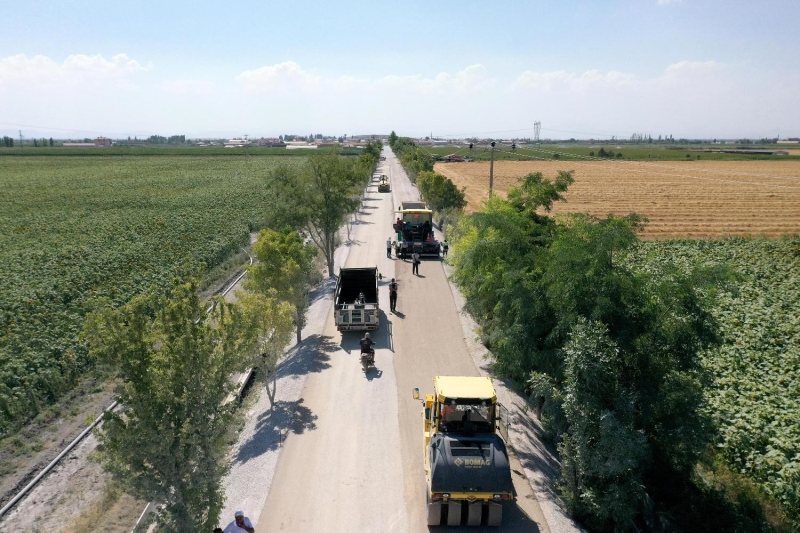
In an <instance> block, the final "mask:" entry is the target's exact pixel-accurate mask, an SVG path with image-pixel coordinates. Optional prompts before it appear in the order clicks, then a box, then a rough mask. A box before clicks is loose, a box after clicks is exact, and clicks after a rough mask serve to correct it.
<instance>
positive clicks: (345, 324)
mask: <svg viewBox="0 0 800 533" xmlns="http://www.w3.org/2000/svg"><path fill="white" fill-rule="evenodd" d="M379 278H380V274H379V273H378V269H377V268H376V267H367V268H342V269H339V279H338V280H336V292H335V293H334V306H333V319H334V322H336V329H338V330H339V331H358V330H361V331H364V330H367V331H374V330H376V329H378V326H379V325H380V317H379V315H380V308H379V306H378V279H379Z"/></svg>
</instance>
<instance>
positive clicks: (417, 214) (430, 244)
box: [393, 202, 442, 258]
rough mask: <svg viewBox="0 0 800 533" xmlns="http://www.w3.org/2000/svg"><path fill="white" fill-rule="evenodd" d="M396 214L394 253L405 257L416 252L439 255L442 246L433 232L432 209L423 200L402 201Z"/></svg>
mask: <svg viewBox="0 0 800 533" xmlns="http://www.w3.org/2000/svg"><path fill="white" fill-rule="evenodd" d="M397 215H398V216H397V220H396V221H395V223H394V226H393V227H394V230H395V231H396V232H397V244H395V255H396V256H397V257H402V258H406V257H410V256H411V254H413V253H414V252H417V253H418V254H419V255H420V256H422V257H439V253H440V252H441V249H442V247H441V244H440V243H439V241H437V240H436V239H435V237H434V234H433V211H432V210H430V209H428V206H427V205H426V204H425V203H424V202H402V203H401V204H400V209H399V210H398V211H397Z"/></svg>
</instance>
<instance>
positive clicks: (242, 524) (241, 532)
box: [223, 511, 256, 533]
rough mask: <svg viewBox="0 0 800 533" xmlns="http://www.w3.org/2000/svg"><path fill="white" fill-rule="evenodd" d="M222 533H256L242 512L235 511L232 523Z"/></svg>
mask: <svg viewBox="0 0 800 533" xmlns="http://www.w3.org/2000/svg"><path fill="white" fill-rule="evenodd" d="M223 533H256V530H255V529H254V528H253V522H251V521H250V519H249V518H247V517H246V516H245V515H244V511H236V514H234V515H233V522H231V523H230V524H228V527H226V528H225V529H224V530H223Z"/></svg>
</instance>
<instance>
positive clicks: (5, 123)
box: [0, 122, 129, 137]
mask: <svg viewBox="0 0 800 533" xmlns="http://www.w3.org/2000/svg"><path fill="white" fill-rule="evenodd" d="M0 125H2V126H14V127H17V128H35V129H40V130H52V131H67V132H72V133H93V134H97V135H108V134H109V132H102V131H92V130H76V129H70V128H55V127H51V126H34V125H31V124H16V123H14V122H0ZM110 134H111V135H115V136H117V137H127V136H129V134H127V133H119V132H111V133H110Z"/></svg>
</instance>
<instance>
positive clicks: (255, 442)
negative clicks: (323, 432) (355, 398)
mask: <svg viewBox="0 0 800 533" xmlns="http://www.w3.org/2000/svg"><path fill="white" fill-rule="evenodd" d="M317 418H318V417H317V415H315V414H314V413H312V412H311V409H309V408H308V407H306V406H305V405H303V398H300V399H299V400H297V401H294V402H286V401H280V402H275V405H274V406H273V407H272V409H270V410H269V411H265V412H264V413H262V414H261V416H259V417H258V421H257V422H256V428H255V433H253V436H252V437H250V440H248V441H247V442H245V443H244V444H243V445H242V447H241V448H239V453H237V454H236V457H235V459H234V462H235V463H246V462H247V461H249V460H250V459H255V458H256V457H258V456H260V455H262V454H264V453H266V452H268V451H270V450H275V449H276V448H278V447H279V446H282V444H283V441H284V440H286V435H288V434H289V433H290V432H291V433H294V434H295V435H299V434H301V433H304V432H306V431H313V430H315V429H317V423H316V420H317Z"/></svg>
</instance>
